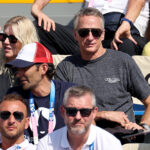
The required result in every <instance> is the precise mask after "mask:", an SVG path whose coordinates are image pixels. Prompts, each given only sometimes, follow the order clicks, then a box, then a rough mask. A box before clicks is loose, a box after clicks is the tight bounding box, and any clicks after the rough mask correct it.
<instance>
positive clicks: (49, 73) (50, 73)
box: [36, 63, 55, 80]
mask: <svg viewBox="0 0 150 150" xmlns="http://www.w3.org/2000/svg"><path fill="white" fill-rule="evenodd" d="M41 64H42V63H36V66H37V69H39V66H40V65H41ZM54 73H55V67H54V64H48V70H47V72H46V76H47V77H48V79H49V80H51V79H52V78H53V76H54Z"/></svg>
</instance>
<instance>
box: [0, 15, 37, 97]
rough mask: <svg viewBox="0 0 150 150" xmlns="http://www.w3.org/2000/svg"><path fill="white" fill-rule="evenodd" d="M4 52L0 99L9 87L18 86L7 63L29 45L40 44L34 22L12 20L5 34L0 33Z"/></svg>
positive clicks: (1, 64) (23, 19) (19, 17)
mask: <svg viewBox="0 0 150 150" xmlns="http://www.w3.org/2000/svg"><path fill="white" fill-rule="evenodd" d="M0 41H1V42H2V46H3V48H2V51H1V55H0V58H1V59H0V83H1V88H0V99H1V98H2V97H3V96H4V95H5V93H6V91H7V90H8V88H9V87H12V86H13V85H16V84H18V82H16V79H15V78H14V75H13V72H12V70H11V69H8V68H6V67H5V63H8V62H10V61H11V60H13V59H15V58H16V56H17V54H18V52H19V51H20V49H21V48H22V47H23V46H24V45H25V44H28V43H31V42H38V36H37V33H36V29H35V27H34V25H33V23H32V21H31V20H30V19H28V18H26V17H24V16H15V17H12V18H10V19H9V20H8V21H7V22H6V23H5V25H4V32H3V33H0Z"/></svg>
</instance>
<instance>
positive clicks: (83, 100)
mask: <svg viewBox="0 0 150 150" xmlns="http://www.w3.org/2000/svg"><path fill="white" fill-rule="evenodd" d="M66 106H69V107H76V108H91V107H92V106H93V105H92V98H91V95H90V94H89V93H86V94H85V95H83V96H80V97H70V98H69V99H68V100H67V103H66Z"/></svg>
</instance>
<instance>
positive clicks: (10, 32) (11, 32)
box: [4, 25, 14, 35]
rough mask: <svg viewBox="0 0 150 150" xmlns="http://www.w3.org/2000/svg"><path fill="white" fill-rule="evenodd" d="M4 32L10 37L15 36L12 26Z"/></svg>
mask: <svg viewBox="0 0 150 150" xmlns="http://www.w3.org/2000/svg"><path fill="white" fill-rule="evenodd" d="M4 32H5V33H6V34H8V35H13V34H14V33H13V29H12V26H11V25H8V26H7V27H6V28H5V29H4Z"/></svg>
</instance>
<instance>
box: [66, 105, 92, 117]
mask: <svg viewBox="0 0 150 150" xmlns="http://www.w3.org/2000/svg"><path fill="white" fill-rule="evenodd" d="M64 108H65V109H66V113H67V115H68V116H72V117H75V116H76V114H77V112H78V111H80V114H81V116H82V117H88V116H89V115H90V114H91V112H92V111H93V110H94V107H93V108H92V109H89V108H82V109H77V108H72V107H64Z"/></svg>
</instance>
